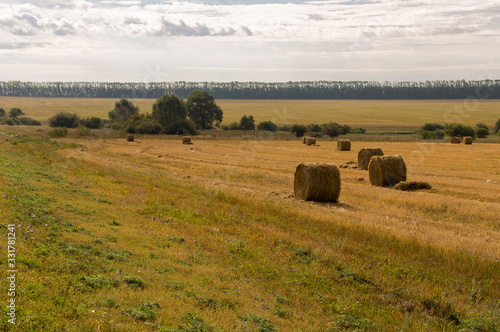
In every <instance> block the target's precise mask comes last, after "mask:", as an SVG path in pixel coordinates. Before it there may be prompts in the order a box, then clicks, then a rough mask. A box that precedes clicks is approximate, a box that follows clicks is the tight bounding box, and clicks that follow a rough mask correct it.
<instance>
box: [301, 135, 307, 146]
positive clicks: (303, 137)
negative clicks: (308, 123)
mask: <svg viewBox="0 0 500 332" xmlns="http://www.w3.org/2000/svg"><path fill="white" fill-rule="evenodd" d="M306 140H307V137H306V136H302V144H306Z"/></svg>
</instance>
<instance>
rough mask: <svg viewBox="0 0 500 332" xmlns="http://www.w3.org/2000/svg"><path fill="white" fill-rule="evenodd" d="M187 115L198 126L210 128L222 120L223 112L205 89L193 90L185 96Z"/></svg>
mask: <svg viewBox="0 0 500 332" xmlns="http://www.w3.org/2000/svg"><path fill="white" fill-rule="evenodd" d="M186 106H187V109H188V116H189V119H191V120H192V121H193V122H194V123H195V124H196V126H197V127H198V128H200V129H210V128H213V126H214V124H215V125H219V124H220V123H221V122H222V117H223V112H222V110H221V109H220V107H219V106H217V104H216V103H215V98H214V96H213V95H211V94H210V93H208V92H207V91H200V90H195V91H193V92H191V94H190V95H189V96H188V98H187V102H186Z"/></svg>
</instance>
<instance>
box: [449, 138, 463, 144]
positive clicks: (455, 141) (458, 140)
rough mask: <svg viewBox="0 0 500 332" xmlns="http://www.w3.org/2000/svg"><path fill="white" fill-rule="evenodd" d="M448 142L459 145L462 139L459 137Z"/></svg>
mask: <svg viewBox="0 0 500 332" xmlns="http://www.w3.org/2000/svg"><path fill="white" fill-rule="evenodd" d="M450 142H451V144H460V143H461V142H462V139H461V138H460V137H452V138H451V141H450Z"/></svg>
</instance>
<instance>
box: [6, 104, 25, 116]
mask: <svg viewBox="0 0 500 332" xmlns="http://www.w3.org/2000/svg"><path fill="white" fill-rule="evenodd" d="M21 115H26V114H24V112H23V111H22V110H21V109H20V108H17V107H14V108H11V109H10V112H9V116H10V117H11V118H17V117H18V116H21Z"/></svg>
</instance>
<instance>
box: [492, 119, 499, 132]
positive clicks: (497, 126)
mask: <svg viewBox="0 0 500 332" xmlns="http://www.w3.org/2000/svg"><path fill="white" fill-rule="evenodd" d="M499 130H500V119H498V121H497V123H495V129H493V131H494V132H495V133H498V131H499Z"/></svg>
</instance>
